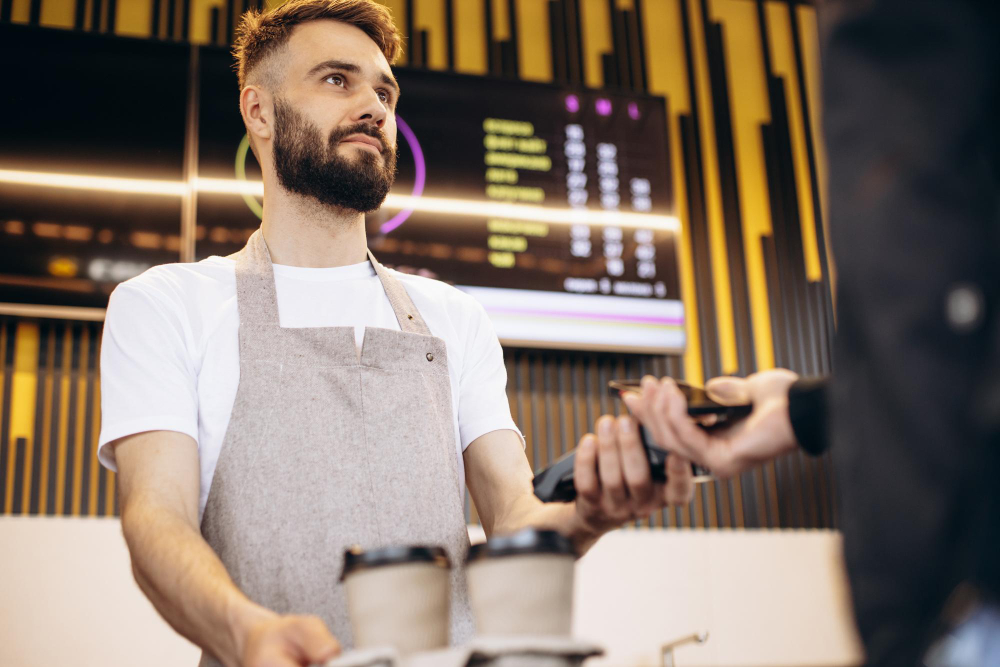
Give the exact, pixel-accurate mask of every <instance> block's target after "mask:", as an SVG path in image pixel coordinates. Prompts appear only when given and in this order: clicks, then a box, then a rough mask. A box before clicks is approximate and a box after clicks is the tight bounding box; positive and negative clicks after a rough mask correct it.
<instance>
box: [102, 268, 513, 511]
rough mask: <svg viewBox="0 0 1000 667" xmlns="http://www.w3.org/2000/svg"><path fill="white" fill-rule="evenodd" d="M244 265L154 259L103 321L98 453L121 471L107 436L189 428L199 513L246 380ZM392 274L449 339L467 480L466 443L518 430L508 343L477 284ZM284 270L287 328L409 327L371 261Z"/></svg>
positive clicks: (282, 305) (280, 272)
mask: <svg viewBox="0 0 1000 667" xmlns="http://www.w3.org/2000/svg"><path fill="white" fill-rule="evenodd" d="M235 267H236V262H235V261H233V260H231V259H228V258H225V257H209V258H208V259H205V260H203V261H201V262H197V263H193V264H165V265H161V266H156V267H153V268H151V269H149V270H148V271H146V272H145V273H143V274H142V275H139V276H136V277H135V278H132V279H131V280H129V281H127V282H125V283H122V284H121V285H119V286H118V287H117V289H115V291H114V293H113V294H112V295H111V300H110V302H109V304H108V311H107V316H106V319H105V323H104V339H103V343H102V347H101V410H102V416H101V437H100V441H99V446H98V458H99V459H100V461H101V463H102V464H104V465H105V466H107V467H108V468H110V469H111V470H115V469H116V467H115V460H114V449H113V448H112V447H110V446H108V444H109V443H111V442H113V441H114V440H117V439H119V438H123V437H125V436H127V435H132V434H134V433H142V432H144V431H177V432H180V433H186V434H187V435H189V436H191V437H192V438H194V439H195V441H196V442H197V443H198V454H199V457H200V462H201V497H200V499H199V509H198V516H199V520H200V518H201V514H202V513H203V512H204V510H205V503H206V501H207V500H208V491H209V488H210V486H211V483H212V476H213V475H214V473H215V466H216V463H217V462H218V460H219V453H220V452H221V450H222V441H223V438H224V437H225V434H226V427H227V426H228V425H229V416H230V413H231V412H232V409H233V402H234V401H235V400H236V389H237V386H238V384H239V379H240V360H239V337H238V336H239V316H238V312H237V307H236V271H235ZM393 275H394V276H395V277H396V278H397V279H398V280H399V281H400V282H401V283H402V284H403V286H404V287H405V288H406V291H407V292H408V293H409V295H410V298H411V299H412V300H413V303H414V305H415V306H416V307H417V310H418V311H420V314H421V315H422V316H423V318H424V321H425V322H426V323H427V326H428V328H429V329H430V330H431V333H432V334H433V335H435V336H438V337H440V338H442V339H444V342H445V344H446V345H447V349H448V372H449V375H450V378H451V395H452V404H453V405H452V407H453V417H452V419H453V421H454V424H455V454H456V456H457V457H458V470H459V475H460V477H461V485H460V488H463V489H464V488H465V466H464V464H463V459H462V452H463V451H465V448H466V447H468V446H469V443H471V442H472V441H473V440H475V439H476V438H478V437H479V436H481V435H483V434H485V433H489V432H490V431H496V430H499V429H510V430H513V431H516V432H517V426H516V425H515V424H514V421H513V420H512V419H511V416H510V405H509V404H508V402H507V395H506V385H507V372H506V369H505V368H504V364H503V353H502V351H501V348H500V342H499V341H498V340H497V337H496V333H494V331H493V325H492V323H491V322H490V320H489V319H488V317H487V315H486V311H484V310H483V308H482V306H480V305H479V303H478V302H476V301H475V300H474V299H473V298H472V297H471V296H469V295H468V294H465V293H464V292H461V291H460V290H457V289H455V288H454V287H451V286H450V285H447V284H445V283H443V282H440V281H437V280H431V279H429V278H424V277H420V276H414V275H409V274H403V273H399V272H395V271H394V272H393ZM274 277H275V287H276V289H277V293H278V317H279V320H280V324H281V326H283V327H287V328H305V327H334V326H352V327H354V337H355V341H356V342H357V345H358V349H359V350H360V347H361V342H362V340H363V338H364V330H365V327H381V328H385V329H396V330H397V331H398V330H399V328H400V327H399V323H398V322H397V321H396V316H395V314H394V313H393V311H392V306H391V305H390V304H389V298H388V297H387V296H386V294H385V290H384V289H382V283H381V281H379V279H378V276H376V275H375V270H374V269H373V268H372V266H371V264H370V263H368V262H367V261H366V262H363V263H361V264H353V265H350V266H342V267H335V268H322V269H313V268H302V267H295V266H281V265H275V266H274ZM518 435H519V436H520V432H518ZM522 440H523V438H522Z"/></svg>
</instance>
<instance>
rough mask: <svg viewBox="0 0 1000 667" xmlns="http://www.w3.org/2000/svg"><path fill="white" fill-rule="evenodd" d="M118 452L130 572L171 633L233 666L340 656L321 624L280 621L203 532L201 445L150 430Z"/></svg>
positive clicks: (302, 619)
mask: <svg viewBox="0 0 1000 667" xmlns="http://www.w3.org/2000/svg"><path fill="white" fill-rule="evenodd" d="M114 448H115V458H116V460H117V462H118V482H119V493H120V494H121V508H122V531H123V532H124V534H125V541H126V542H127V543H128V548H129V553H130V554H131V557H132V571H133V573H134V574H135V579H136V582H137V583H138V584H139V587H140V588H141V589H142V591H143V592H144V593H145V594H146V596H147V597H149V599H150V601H151V602H152V603H153V606H154V607H156V609H157V611H159V612H160V614H161V615H162V616H163V617H164V618H165V619H166V620H167V622H168V623H169V624H170V625H171V627H173V628H174V629H175V630H177V632H179V633H180V634H182V635H184V636H185V637H187V638H188V639H190V640H191V641H192V642H194V643H195V644H197V645H199V646H201V647H203V648H205V649H206V650H207V651H209V652H210V653H212V654H213V655H215V656H216V657H217V658H218V659H219V660H220V661H221V662H222V663H223V664H225V665H227V666H236V665H247V666H252V665H275V666H287V667H292V666H294V665H308V664H311V663H312V662H321V661H323V660H326V659H328V658H330V657H332V656H333V655H335V654H336V653H337V652H338V650H339V647H338V644H337V642H336V640H335V639H334V638H333V636H332V635H330V633H329V631H328V630H327V629H326V627H325V626H324V624H323V622H322V621H321V620H319V619H318V618H315V617H307V616H279V615H278V614H276V613H275V612H273V611H270V610H268V609H265V608H264V607H261V606H260V605H258V604H255V603H254V602H253V601H251V600H250V599H248V598H247V597H246V596H245V595H244V594H243V593H242V592H241V591H240V590H239V589H238V588H237V587H236V585H235V584H234V583H233V581H232V579H230V577H229V574H228V573H227V572H226V569H225V567H224V566H223V564H222V562H221V561H220V560H219V557H218V556H217V555H216V554H215V552H214V551H213V550H212V548H211V547H210V546H209V545H208V543H206V542H205V540H204V539H203V538H202V536H201V532H200V530H199V527H198V495H199V489H200V485H199V464H198V447H197V445H196V443H195V441H194V440H193V439H192V438H191V437H190V436H187V435H184V434H182V433H176V432H173V431H149V432H146V433H139V434H136V435H132V436H129V437H126V438H122V439H120V440H118V441H117V442H116V443H115V444H114Z"/></svg>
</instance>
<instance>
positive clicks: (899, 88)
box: [820, 0, 1000, 665]
mask: <svg viewBox="0 0 1000 667" xmlns="http://www.w3.org/2000/svg"><path fill="white" fill-rule="evenodd" d="M998 5H1000V3H997V2H993V1H992V0H991V1H989V2H986V1H983V2H976V1H975V0H947V1H943V0H839V1H835V0H830V1H828V2H826V3H825V4H822V3H821V8H820V20H821V30H822V31H823V32H824V33H825V37H824V44H823V51H822V55H823V76H824V126H825V134H826V144H827V150H828V154H829V178H830V184H829V185H830V190H829V194H830V197H829V199H830V225H829V226H830V233H831V240H832V247H833V251H834V255H835V258H836V263H837V269H838V293H837V299H838V302H837V339H836V345H835V355H834V356H835V359H834V374H833V378H832V381H831V384H830V387H829V415H830V436H831V441H832V442H831V454H832V457H833V460H834V467H835V471H836V476H837V488H838V496H839V497H838V502H839V508H840V520H841V528H842V529H843V533H844V543H845V553H846V559H847V566H848V571H849V577H850V581H851V588H852V593H853V599H854V605H855V611H856V615H857V621H858V625H859V629H860V631H861V635H862V638H863V640H864V643H865V647H866V650H867V652H868V657H869V661H870V662H871V663H872V664H879V665H890V664H891V665H896V664H898V665H912V664H915V663H917V661H918V660H919V656H920V655H921V653H922V652H923V650H924V648H925V646H924V645H923V643H924V642H925V641H926V640H927V639H928V638H929V637H930V636H931V633H932V632H933V629H934V626H935V622H936V620H937V619H938V618H939V615H940V612H941V609H942V606H943V605H944V602H945V600H946V599H947V597H948V596H949V595H950V593H951V592H952V591H953V590H954V589H955V587H956V585H957V584H958V583H959V582H962V581H972V582H974V583H975V584H976V585H977V586H978V587H979V588H980V590H982V591H984V592H986V593H988V594H993V595H997V594H1000V575H998V573H1000V548H998V543H1000V540H998V539H997V533H998V527H1000V503H998V493H997V491H996V489H997V488H1000V318H998V313H997V310H998V306H1000V224H998V219H1000V218H998V210H1000V208H998V195H997V193H998V177H997V174H998V172H997V155H998V151H997V146H998V142H997V132H998V128H1000V38H998V35H1000V21H998Z"/></svg>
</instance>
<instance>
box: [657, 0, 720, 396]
mask: <svg viewBox="0 0 1000 667" xmlns="http://www.w3.org/2000/svg"><path fill="white" fill-rule="evenodd" d="M680 1H681V0H662V1H661V2H647V3H645V4H644V5H643V10H644V16H643V18H644V20H643V28H644V32H645V44H646V61H647V67H646V73H647V77H648V81H649V90H650V92H651V93H653V94H654V95H663V96H665V97H666V98H667V106H668V112H669V117H668V119H667V124H668V130H669V132H670V164H671V170H672V172H673V181H674V182H673V188H674V201H675V202H676V204H675V211H674V213H675V215H677V217H678V218H679V219H680V221H681V232H680V234H679V238H678V252H677V254H678V268H679V271H680V281H681V297H682V298H683V300H684V314H685V317H686V334H687V349H686V351H685V353H684V377H685V378H687V379H688V381H689V382H692V383H694V384H703V383H704V381H705V378H704V376H703V373H702V357H701V339H700V337H699V334H698V308H697V305H696V304H697V302H696V298H695V281H694V261H693V258H692V252H691V234H690V228H689V225H690V218H689V216H688V207H687V191H686V190H685V188H686V183H685V178H684V151H683V147H682V146H681V135H680V123H679V121H678V119H677V116H678V114H684V113H689V112H690V111H691V100H690V97H689V95H688V85H687V73H686V70H685V67H686V59H685V57H684V32H683V28H682V26H681V18H680V17H681V13H680Z"/></svg>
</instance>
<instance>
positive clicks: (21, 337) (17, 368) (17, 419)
mask: <svg viewBox="0 0 1000 667" xmlns="http://www.w3.org/2000/svg"><path fill="white" fill-rule="evenodd" d="M38 346H39V340H38V325H37V324H36V323H34V322H18V324H17V329H16V333H15V334H14V377H13V378H12V383H11V388H10V397H11V407H10V450H9V452H8V460H7V469H8V470H11V471H13V470H14V460H15V456H14V455H15V452H16V449H17V447H16V443H17V439H18V438H25V439H26V440H27V441H28V446H27V450H26V451H25V456H24V470H23V471H21V474H23V475H24V479H26V480H28V479H31V454H32V451H33V446H34V444H35V443H34V439H35V397H36V393H37V389H38V375H37V373H36V371H37V368H38ZM13 486H14V485H13V484H10V485H9V486H8V487H7V501H6V506H7V507H10V506H11V502H12V500H13V497H14V488H13ZM28 489H29V485H28V484H25V485H24V496H23V501H22V502H23V504H22V507H23V508H24V510H25V511H27V508H28V503H27V496H28Z"/></svg>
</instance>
